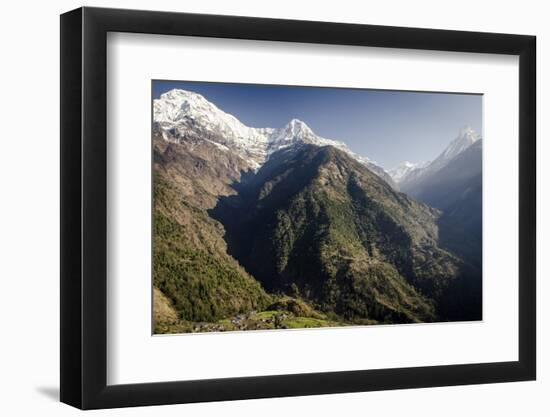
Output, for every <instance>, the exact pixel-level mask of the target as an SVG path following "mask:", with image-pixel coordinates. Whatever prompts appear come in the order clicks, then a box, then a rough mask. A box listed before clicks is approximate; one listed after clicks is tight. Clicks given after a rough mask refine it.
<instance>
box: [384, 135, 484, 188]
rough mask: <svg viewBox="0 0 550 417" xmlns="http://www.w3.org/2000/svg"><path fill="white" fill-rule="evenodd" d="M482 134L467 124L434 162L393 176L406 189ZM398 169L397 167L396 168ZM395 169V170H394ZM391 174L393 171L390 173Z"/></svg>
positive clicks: (471, 143) (435, 170) (445, 163)
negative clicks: (397, 176) (398, 175)
mask: <svg viewBox="0 0 550 417" xmlns="http://www.w3.org/2000/svg"><path fill="white" fill-rule="evenodd" d="M480 139H481V136H480V135H479V134H478V133H477V132H476V131H475V130H474V129H472V128H471V127H469V126H465V127H463V128H462V129H460V131H459V132H458V136H457V137H456V138H455V139H454V140H453V141H451V143H449V145H447V147H446V148H445V149H444V150H443V152H441V153H440V154H439V155H438V157H437V158H435V159H434V160H433V161H432V162H429V163H427V164H425V165H418V166H416V167H414V168H412V169H409V170H406V169H402V170H404V171H406V172H404V173H403V175H401V176H400V177H399V179H397V178H395V177H393V176H392V178H393V179H394V181H396V182H397V183H399V184H400V186H401V185H403V186H404V189H405V190H406V189H407V187H409V186H411V184H413V183H416V182H418V181H419V180H420V179H421V178H424V177H426V176H428V175H431V174H434V173H436V172H438V171H439V170H440V169H441V168H443V167H445V166H446V165H447V164H448V163H449V162H450V161H452V160H453V159H454V158H455V157H457V156H458V155H460V154H461V153H462V152H464V151H465V150H466V149H468V148H469V147H470V146H472V145H473V144H474V143H476V142H478V141H479V140H480ZM395 170H397V168H396V169H395ZM392 171H394V170H392ZM390 175H391V173H390Z"/></svg>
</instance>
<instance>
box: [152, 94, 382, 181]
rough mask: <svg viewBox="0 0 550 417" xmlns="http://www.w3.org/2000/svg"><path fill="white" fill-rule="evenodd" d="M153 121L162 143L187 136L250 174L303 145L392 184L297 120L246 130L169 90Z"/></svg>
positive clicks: (197, 99)
mask: <svg viewBox="0 0 550 417" xmlns="http://www.w3.org/2000/svg"><path fill="white" fill-rule="evenodd" d="M153 119H154V123H155V129H156V130H157V131H158V132H159V133H160V134H161V135H162V137H163V138H164V139H165V140H167V141H171V142H177V143H180V142H182V141H185V139H187V138H190V137H191V136H193V137H197V136H198V137H200V138H201V139H203V140H207V141H210V142H212V143H213V144H215V145H216V146H217V147H218V148H219V149H221V150H224V151H231V152H234V153H236V154H237V155H238V156H240V157H241V158H242V159H243V160H245V161H246V163H247V164H248V166H249V168H250V169H253V170H257V169H258V168H259V167H261V166H262V165H263V164H264V163H265V162H266V161H267V159H268V158H269V156H270V155H271V154H272V153H274V152H276V151H278V150H280V149H283V148H287V147H290V146H294V145H297V144H304V143H305V144H312V145H318V146H327V145H331V146H334V147H336V148H338V149H340V150H342V151H344V152H346V153H348V154H349V155H351V156H352V157H353V158H355V159H356V160H358V161H359V162H361V163H363V164H364V165H366V166H367V167H369V168H370V169H371V170H372V171H373V172H375V173H376V174H377V175H379V176H381V177H383V178H384V179H385V180H386V181H388V182H390V183H392V180H391V177H390V176H389V175H388V174H387V173H386V171H384V169H383V168H381V167H380V166H378V165H376V163H375V162H373V161H371V160H370V159H369V158H367V157H364V156H360V155H357V154H355V153H354V152H352V151H351V150H350V149H349V148H348V147H347V146H346V144H345V143H344V142H340V141H336V140H333V139H327V138H323V137H321V136H318V135H316V134H315V133H314V132H313V131H312V130H311V129H310V128H309V126H308V125H307V124H306V123H304V122H303V121H301V120H298V119H292V120H291V121H290V122H288V124H287V125H286V126H283V127H282V128H278V129H277V128H269V127H267V128H256V127H249V126H246V125H244V124H243V123H241V122H240V121H239V120H238V119H237V118H236V117H234V116H232V115H230V114H228V113H225V112H224V111H223V110H221V109H219V108H218V107H217V106H216V105H215V104H213V103H211V102H209V101H208V100H207V99H206V98H204V97H203V96H202V95H200V94H197V93H194V92H191V91H186V90H181V89H173V90H170V91H168V92H166V93H164V94H162V95H161V96H160V98H159V99H156V100H154V103H153Z"/></svg>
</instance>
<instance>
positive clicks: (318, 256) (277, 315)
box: [153, 90, 481, 333]
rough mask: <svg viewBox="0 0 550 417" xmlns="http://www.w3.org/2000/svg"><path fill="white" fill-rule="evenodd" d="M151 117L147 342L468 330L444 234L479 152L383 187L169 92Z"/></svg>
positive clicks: (397, 176) (462, 259)
mask: <svg viewBox="0 0 550 417" xmlns="http://www.w3.org/2000/svg"><path fill="white" fill-rule="evenodd" d="M153 116H154V124H153V148H154V243H153V254H154V260H153V283H154V286H155V292H154V305H155V323H156V331H157V332H159V333H165V332H183V331H212V330H235V329H256V328H284V327H318V326H328V325H349V324H375V323H410V322H431V321H440V320H474V319H480V318H481V269H480V265H479V264H476V262H472V261H471V259H473V257H472V256H471V252H472V249H471V248H469V249H468V248H466V249H465V248H464V247H463V245H460V237H459V232H458V231H457V230H456V227H457V225H459V224H466V223H468V221H470V219H471V217H470V216H471V214H472V213H474V214H475V213H476V212H475V210H476V207H477V206H475V201H474V200H475V198H474V196H477V195H478V194H476V193H477V192H478V191H477V189H476V188H475V186H476V184H477V183H475V181H476V178H477V176H476V175H475V173H474V172H473V171H472V174H471V175H469V176H468V178H466V176H464V175H461V174H462V173H463V172H462V171H464V170H469V165H470V164H475V163H476V159H475V158H476V155H477V153H476V152H477V151H476V150H475V149H477V147H479V150H481V141H478V140H477V139H476V140H475V141H473V142H472V143H479V145H477V147H476V148H473V147H470V146H464V147H462V144H463V143H462V142H463V140H461V141H458V140H455V141H454V142H453V144H451V145H452V146H450V147H449V148H448V150H446V152H444V153H443V154H442V157H441V158H438V159H436V160H435V161H434V162H433V163H431V164H429V165H427V166H425V167H413V166H410V167H408V168H409V169H406V170H400V172H397V171H393V172H391V173H392V175H393V180H392V178H391V177H390V174H388V173H387V172H385V171H384V170H383V169H382V168H381V167H379V166H378V165H376V164H375V163H374V162H372V161H371V160H370V159H368V158H366V157H361V156H358V155H356V154H355V153H353V152H352V151H351V150H349V148H348V147H347V146H346V145H345V144H344V143H343V142H338V141H334V140H331V139H325V138H322V137H319V136H317V135H315V134H314V133H313V132H312V131H311V129H310V128H309V127H308V126H307V125H306V124H305V123H303V122H301V121H299V120H296V119H294V120H291V121H290V122H289V123H288V124H287V125H286V126H284V127H283V128H280V129H275V128H251V127H247V126H245V125H244V124H242V123H241V122H239V121H238V120H237V119H236V118H235V117H233V116H231V115H229V114H227V113H224V112H223V111H221V110H220V109H218V108H217V107H216V106H215V105H214V104H212V103H210V102H208V101H207V100H206V99H205V98H204V97H202V96H200V95H199V94H196V93H192V92H188V91H183V90H172V91H170V92H167V93H165V94H163V95H161V97H160V98H159V99H158V100H155V101H154V115H153ZM460 137H466V139H464V140H469V139H468V137H473V136H472V135H470V134H467V133H465V134H464V135H461V136H460ZM479 152H480V151H479ZM461 155H462V157H461V158H459V157H460V156H461ZM438 160H439V162H438ZM478 163H479V168H480V167H481V161H480V160H479V161H478ZM461 164H462V165H461ZM430 166H431V167H432V168H430V169H431V171H430V169H428V168H429V167H430ZM415 171H418V172H417V173H416V174H414V175H413V176H411V175H412V174H413V173H414V172H415ZM435 172H439V175H438V176H437V178H438V179H439V180H440V182H439V183H431V185H428V184H429V183H428V180H429V178H432V180H433V179H434V178H435V177H432V176H431V174H430V173H435ZM477 172H478V173H479V179H480V178H481V176H480V175H481V173H480V169H479V170H478V171H477ZM443 174H445V175H443ZM413 178H414V181H413ZM459 178H461V180H460V181H459V180H458V179H459ZM453 181H454V182H453ZM396 183H397V185H396ZM450 183H453V184H454V186H455V188H453V190H452V191H451V192H449V193H446V191H448V186H447V184H450ZM410 184H413V185H415V184H416V185H415V186H416V187H417V188H414V189H413V190H412V191H411V193H407V192H406V193H402V192H399V191H397V190H396V187H397V186H400V187H401V186H403V185H405V186H406V187H409V185H410ZM423 184H424V186H422V185H423ZM479 186H480V183H479ZM464 187H466V188H467V189H468V190H470V193H469V194H468V192H466V193H464V192H463V191H464V190H463V188H464ZM428 190H431V191H433V193H432V194H430V193H427V191H428ZM480 190H481V188H479V192H480ZM413 192H414V193H417V194H416V195H417V197H416V198H414V196H413V195H412V193H413ZM411 196H413V198H411ZM417 200H418V201H417ZM428 200H430V201H432V203H431V204H429V203H427V201H428ZM479 207H480V206H479ZM468 210H471V212H469V213H470V214H466V215H462V214H463V213H468ZM463 217H466V219H464V218H463ZM479 219H481V216H479ZM471 227H474V226H473V225H472V226H471ZM443 230H445V232H443V235H442V231H443ZM472 236H473V235H472ZM470 244H471V240H470V241H468V243H467V245H466V246H468V245H470ZM474 252H475V250H474Z"/></svg>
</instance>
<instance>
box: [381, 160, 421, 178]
mask: <svg viewBox="0 0 550 417" xmlns="http://www.w3.org/2000/svg"><path fill="white" fill-rule="evenodd" d="M419 166H420V164H415V163H413V162H409V161H404V162H401V163H400V164H399V165H397V166H396V167H395V168H392V169H390V170H389V171H388V174H390V177H391V178H392V180H394V181H395V182H396V183H399V182H400V181H401V178H403V177H405V176H406V175H408V174H409V173H410V172H411V171H413V170H415V169H416V168H418V167H419Z"/></svg>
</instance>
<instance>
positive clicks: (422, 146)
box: [152, 81, 482, 169]
mask: <svg viewBox="0 0 550 417" xmlns="http://www.w3.org/2000/svg"><path fill="white" fill-rule="evenodd" d="M173 88H181V89H184V90H190V91H194V92H196V93H199V94H201V95H203V96H204V97H205V98H206V99H207V100H209V101H210V102H212V103H214V104H215V105H216V106H217V107H219V108H220V109H222V110H223V111H225V112H226V113H230V114H232V115H233V116H235V117H236V118H237V119H239V120H240V121H241V122H242V123H244V124H245V125H247V126H251V127H274V128H279V127H283V126H284V125H286V124H287V123H288V122H289V121H290V120H291V119H293V118H297V119H300V120H302V121H303V122H305V123H306V124H307V125H308V126H309V127H310V128H311V129H312V130H313V131H314V132H315V133H316V134H317V135H319V136H322V137H325V138H328V139H335V140H340V141H342V142H345V143H346V144H347V145H348V147H349V148H350V149H351V150H352V151H354V152H356V153H358V154H359V155H362V156H367V157H368V158H370V159H371V160H374V161H376V162H377V163H378V164H379V165H381V166H382V167H383V168H385V169H391V168H393V167H395V166H396V165H397V164H399V163H400V162H402V161H410V162H426V161H429V160H433V159H434V158H435V157H437V155H439V153H440V152H441V151H442V150H443V149H444V148H445V147H446V146H447V145H448V144H449V142H451V141H452V140H453V139H454V138H456V137H457V135H458V132H459V130H460V129H461V128H462V127H464V126H470V127H472V128H473V129H474V130H475V131H476V132H478V133H480V134H481V133H482V96H481V95H472V94H452V93H451V94H449V93H419V92H406V91H389V90H367V89H348V88H319V87H294V86H275V85H257V84H229V83H206V82H194V81H193V82H187V81H154V82H153V92H152V93H153V98H154V99H155V98H159V97H160V94H162V93H164V92H166V91H169V90H171V89H173Z"/></svg>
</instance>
